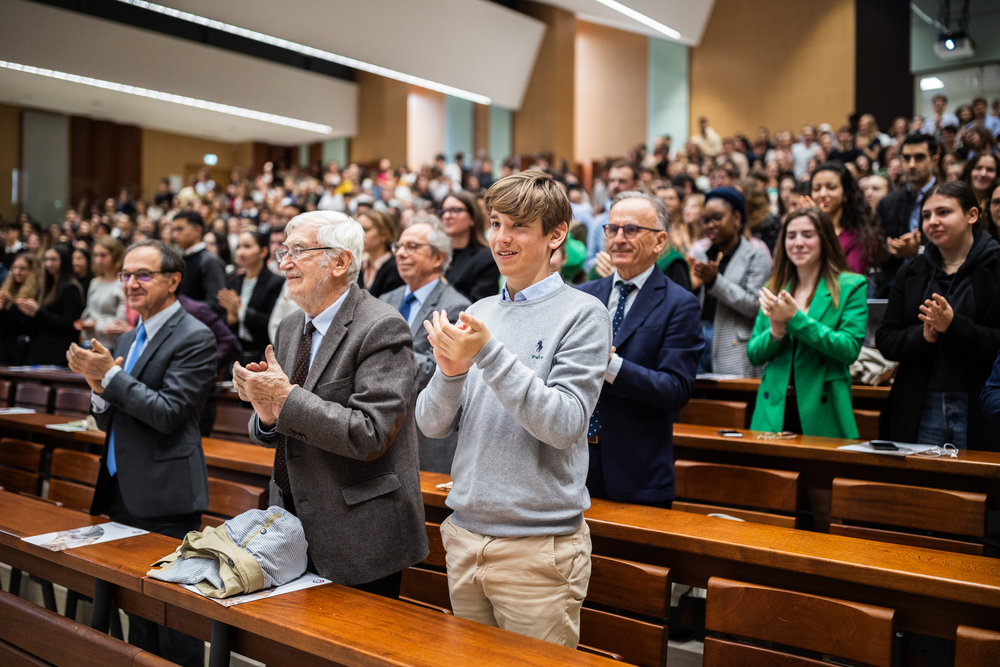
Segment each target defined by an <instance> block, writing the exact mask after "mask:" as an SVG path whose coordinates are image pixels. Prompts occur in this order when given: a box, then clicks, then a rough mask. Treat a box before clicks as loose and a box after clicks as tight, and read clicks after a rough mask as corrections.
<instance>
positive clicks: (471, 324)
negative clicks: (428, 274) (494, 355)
mask: <svg viewBox="0 0 1000 667" xmlns="http://www.w3.org/2000/svg"><path fill="white" fill-rule="evenodd" d="M424 329H426V330H427V338H428V340H430V342H431V347H432V348H434V360H435V361H437V365H438V368H440V369H441V372H442V373H444V374H445V375H447V376H448V377H455V376H456V375H464V374H465V373H468V372H469V369H470V368H472V358H473V357H475V356H476V355H477V354H479V351H480V350H482V349H483V346H484V345H486V343H488V342H489V340H490V337H491V336H490V330H489V329H488V328H487V326H486V324H485V323H484V322H483V321H482V320H480V319H479V318H476V317H473V316H472V315H469V314H468V313H467V312H465V311H464V310H463V311H462V312H461V313H459V314H458V322H457V323H456V324H452V323H451V322H449V321H448V311H445V310H442V311H434V312H433V313H432V314H431V318H430V319H429V320H424Z"/></svg>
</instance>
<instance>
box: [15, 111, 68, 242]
mask: <svg viewBox="0 0 1000 667" xmlns="http://www.w3.org/2000/svg"><path fill="white" fill-rule="evenodd" d="M21 123H22V126H21V168H22V169H21V193H22V195H23V197H24V201H23V203H22V206H21V208H22V210H23V211H24V212H26V213H29V214H30V215H31V216H32V217H33V218H35V219H36V220H38V221H40V222H41V223H42V224H43V225H50V224H52V223H57V222H62V220H63V218H64V216H65V213H66V208H67V198H68V197H69V117H68V116H63V115H62V114H54V113H45V112H44V111H34V110H31V109H25V110H24V113H23V114H22V115H21Z"/></svg>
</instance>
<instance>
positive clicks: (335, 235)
mask: <svg viewBox="0 0 1000 667" xmlns="http://www.w3.org/2000/svg"><path fill="white" fill-rule="evenodd" d="M299 225H311V226H313V227H316V241H317V243H319V244H320V245H321V246H327V247H330V248H332V250H327V251H326V254H327V255H329V256H330V257H339V256H340V254H341V253H342V252H344V251H345V250H346V251H347V252H349V253H351V266H350V268H349V269H348V270H347V280H348V284H350V283H353V282H356V281H357V279H358V274H359V273H361V254H362V253H363V252H364V249H365V230H364V228H363V227H362V226H361V223H359V222H358V221H357V220H355V219H354V218H352V217H350V216H347V215H344V214H343V213H337V212H336V211H309V212H308V213H302V214H300V215H297V216H295V217H294V218H292V219H291V220H289V221H288V224H287V225H285V237H286V238H287V237H289V236H291V235H292V232H293V231H295V228H296V227H298V226H299Z"/></svg>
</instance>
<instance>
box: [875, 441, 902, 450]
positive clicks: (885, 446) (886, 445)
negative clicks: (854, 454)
mask: <svg viewBox="0 0 1000 667" xmlns="http://www.w3.org/2000/svg"><path fill="white" fill-rule="evenodd" d="M868 445H869V446H870V447H871V448H872V449H874V450H875V451H876V452H898V451H899V447H897V446H896V444H895V443H893V442H889V441H888V440H872V441H870V442H869V443H868Z"/></svg>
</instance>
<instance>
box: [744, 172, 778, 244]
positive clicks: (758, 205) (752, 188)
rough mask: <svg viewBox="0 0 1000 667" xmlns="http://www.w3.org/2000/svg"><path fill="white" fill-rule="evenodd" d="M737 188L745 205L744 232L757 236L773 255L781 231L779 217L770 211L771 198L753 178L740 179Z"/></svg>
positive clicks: (749, 235)
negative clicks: (745, 219)
mask: <svg viewBox="0 0 1000 667" xmlns="http://www.w3.org/2000/svg"><path fill="white" fill-rule="evenodd" d="M739 189H740V191H741V192H742V193H743V198H744V199H745V200H746V205H747V225H746V227H744V228H743V231H744V234H746V235H748V238H749V237H753V238H758V239H760V240H761V241H763V242H764V245H766V246H767V250H768V252H770V253H771V255H772V256H773V255H774V245H775V243H777V242H778V235H779V234H780V233H781V218H779V217H778V216H777V215H775V214H774V213H771V200H770V199H769V198H768V196H767V192H766V191H765V190H764V188H763V187H761V185H760V183H759V182H758V181H756V180H755V179H753V178H746V179H743V180H742V181H740V183H739Z"/></svg>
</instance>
